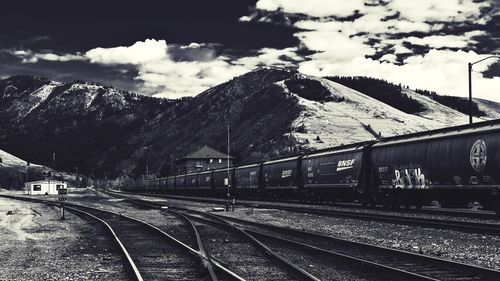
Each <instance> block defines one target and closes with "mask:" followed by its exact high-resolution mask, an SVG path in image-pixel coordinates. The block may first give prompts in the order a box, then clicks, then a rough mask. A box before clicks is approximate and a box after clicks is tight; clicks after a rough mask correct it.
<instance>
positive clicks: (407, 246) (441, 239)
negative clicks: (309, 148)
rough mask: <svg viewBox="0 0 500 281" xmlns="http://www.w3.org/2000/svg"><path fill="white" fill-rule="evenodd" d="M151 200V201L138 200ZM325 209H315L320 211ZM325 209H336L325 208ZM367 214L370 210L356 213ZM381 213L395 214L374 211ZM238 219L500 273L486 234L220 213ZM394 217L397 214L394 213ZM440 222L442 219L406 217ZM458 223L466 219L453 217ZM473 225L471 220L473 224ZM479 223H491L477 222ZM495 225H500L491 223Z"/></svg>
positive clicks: (246, 211)
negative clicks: (438, 258)
mask: <svg viewBox="0 0 500 281" xmlns="http://www.w3.org/2000/svg"><path fill="white" fill-rule="evenodd" d="M137 197H138V198H141V197H142V198H145V199H146V200H152V198H153V197H148V196H137ZM154 200H155V201H165V202H166V204H168V205H169V206H181V207H182V206H184V207H191V208H195V209H198V210H205V211H208V210H211V209H212V208H213V207H221V205H220V204H219V205H217V204H208V203H197V202H188V201H184V200H172V199H161V198H156V199H154ZM323 207H325V206H318V208H323ZM326 207H327V208H335V207H330V206H326ZM359 211H360V212H370V211H373V210H362V209H361V210H359ZM375 211H376V212H382V213H396V212H389V211H381V210H375ZM220 214H223V215H228V216H233V217H236V218H240V219H246V220H251V221H257V222H265V223H269V224H274V225H278V226H284V227H291V228H294V229H299V230H308V231H314V232H318V233H322V234H326V235H330V236H335V237H339V238H343V239H348V240H354V241H362V242H365V243H370V244H373V245H380V246H385V247H389V248H395V249H400V250H406V251H410V252H417V253H421V254H425V255H431V256H436V257H440V258H444V259H450V260H454V261H458V262H463V263H468V264H473V265H478V266H482V267H487V268H492V269H496V270H500V237H499V236H495V235H487V234H474V233H467V232H461V231H454V230H445V229H432V228H423V227H417V226H408V225H399V224H393V223H387V222H377V221H366V220H356V219H349V218H335V217H327V216H321V215H313V214H300V213H294V212H287V211H281V210H273V209H259V208H246V207H237V208H236V211H235V212H228V213H225V212H223V213H220ZM396 214H397V213H396ZM405 215H408V216H420V217H430V218H441V219H443V218H444V217H443V216H442V215H439V216H434V215H426V214H405ZM454 219H457V220H469V221H471V220H470V219H467V218H460V217H454ZM472 221H474V220H472ZM478 221H482V222H490V223H491V221H485V220H478ZM494 222H495V223H500V222H498V221H494Z"/></svg>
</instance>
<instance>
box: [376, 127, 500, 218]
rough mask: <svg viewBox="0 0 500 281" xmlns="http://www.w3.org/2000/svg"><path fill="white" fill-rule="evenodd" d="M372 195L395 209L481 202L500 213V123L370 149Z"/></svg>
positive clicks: (402, 139)
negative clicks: (408, 206)
mask: <svg viewBox="0 0 500 281" xmlns="http://www.w3.org/2000/svg"><path fill="white" fill-rule="evenodd" d="M370 162H371V173H372V180H373V183H372V186H371V187H372V190H371V192H372V193H374V194H375V195H376V197H377V199H378V200H379V201H382V202H385V203H386V204H391V205H393V206H399V205H400V204H405V205H417V206H420V205H422V204H426V203H428V202H429V201H430V200H438V201H439V202H440V203H441V204H442V205H443V206H450V207H452V206H453V207H458V206H460V207H463V206H466V205H467V203H469V202H471V201H477V202H479V203H481V205H483V206H484V207H487V208H490V209H495V210H497V211H498V209H500V200H499V193H500V173H499V172H498V171H500V123H499V122H498V121H496V122H482V123H478V124H474V125H472V126H470V125H467V126H459V127H453V128H446V129H440V130H434V131H430V132H425V133H417V134H412V135H407V136H402V137H393V138H388V139H385V140H381V141H380V142H378V143H376V144H374V145H373V146H372V150H371V161H370Z"/></svg>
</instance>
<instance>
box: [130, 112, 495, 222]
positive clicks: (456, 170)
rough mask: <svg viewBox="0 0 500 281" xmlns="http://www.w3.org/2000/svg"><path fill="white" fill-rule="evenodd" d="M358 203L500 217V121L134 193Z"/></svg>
mask: <svg viewBox="0 0 500 281" xmlns="http://www.w3.org/2000/svg"><path fill="white" fill-rule="evenodd" d="M227 184H228V185H229V190H230V192H231V194H232V195H234V196H237V197H239V198H242V197H245V198H250V197H253V198H266V199H273V200H281V199H290V198H294V199H297V200H303V201H336V200H342V201H359V202H361V203H363V204H373V205H375V204H381V205H384V206H392V207H400V206H407V207H408V206H416V207H417V208H420V207H421V206H423V205H428V204H430V203H431V202H432V201H439V202H440V203H441V205H442V206H443V207H465V206H467V205H468V204H470V202H479V203H480V204H481V205H482V206H483V207H484V208H485V209H491V210H495V211H496V212H497V215H500V120H493V121H485V122H481V123H476V124H472V125H463V126H457V127H448V128H443V129H438V130H432V131H426V132H420V133H414V134H408V135H402V136H394V137H388V138H384V139H380V140H375V141H368V142H362V143H355V144H350V145H343V146H339V147H333V148H330V149H327V150H322V151H316V152H312V153H308V154H302V155H295V156H290V157H286V158H281V159H275V160H270V161H266V162H262V163H255V164H249V165H244V166H237V167H231V168H229V169H219V170H213V171H202V172H197V173H190V174H186V175H176V176H170V177H166V178H157V179H150V180H145V181H136V182H133V183H131V184H128V185H125V186H124V188H123V189H124V190H126V191H130V192H146V193H153V192H154V193H169V194H185V195H196V196H225V194H226V192H227V189H228V187H227Z"/></svg>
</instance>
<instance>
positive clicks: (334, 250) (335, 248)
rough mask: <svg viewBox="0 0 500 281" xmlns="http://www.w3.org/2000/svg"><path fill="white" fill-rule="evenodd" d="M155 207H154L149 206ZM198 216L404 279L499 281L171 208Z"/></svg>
mask: <svg viewBox="0 0 500 281" xmlns="http://www.w3.org/2000/svg"><path fill="white" fill-rule="evenodd" d="M150 203H152V202H148V204H150ZM153 204H156V203H153ZM173 208H176V209H177V210H180V211H182V212H187V213H192V214H193V213H194V214H196V215H198V216H201V217H203V216H211V217H212V218H217V219H213V220H214V221H216V220H219V221H220V222H224V223H225V224H227V225H231V226H232V227H239V228H242V229H244V230H245V231H247V233H249V234H252V235H254V236H256V237H260V239H264V240H266V241H271V240H272V241H279V243H284V242H286V243H290V244H292V245H294V247H303V248H307V249H308V250H310V251H317V252H319V253H321V254H324V255H326V254H327V253H328V254H331V255H336V256H337V257H338V258H340V257H342V258H344V259H348V260H350V261H357V262H359V263H364V264H368V265H371V266H373V267H375V268H378V269H379V270H382V269H383V270H387V271H392V273H393V274H396V273H397V274H408V275H407V276H406V278H404V279H418V280H500V271H497V270H493V269H488V268H483V267H478V266H473V265H468V264H463V263H459V262H453V261H449V260H445V259H440V258H435V257H430V256H426V255H421V254H416V253H411V252H406V251H401V250H396V249H390V248H386V247H380V246H374V245H370V244H366V243H361V242H355V241H350V240H344V239H339V238H335V237H331V236H325V235H321V234H317V233H312V232H306V231H299V230H292V229H289V228H282V227H277V226H273V225H268V224H263V223H256V222H250V221H246V220H241V219H235V218H229V217H222V216H220V215H215V214H211V215H207V214H206V213H204V212H200V211H194V210H190V209H185V208H178V207H173Z"/></svg>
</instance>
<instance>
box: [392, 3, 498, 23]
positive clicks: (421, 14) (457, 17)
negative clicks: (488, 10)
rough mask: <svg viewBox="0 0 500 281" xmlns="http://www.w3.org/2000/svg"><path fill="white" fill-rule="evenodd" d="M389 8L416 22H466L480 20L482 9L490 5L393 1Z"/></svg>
mask: <svg viewBox="0 0 500 281" xmlns="http://www.w3.org/2000/svg"><path fill="white" fill-rule="evenodd" d="M387 6H388V8H390V9H393V10H395V11H399V12H400V15H401V18H403V19H407V20H410V21H414V22H424V21H447V22H449V21H454V22H457V21H465V20H474V21H477V20H479V19H480V15H481V8H483V7H487V6H488V3H486V2H478V1H473V0H419V1H408V0H393V1H390V2H389V3H388V5H387Z"/></svg>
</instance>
